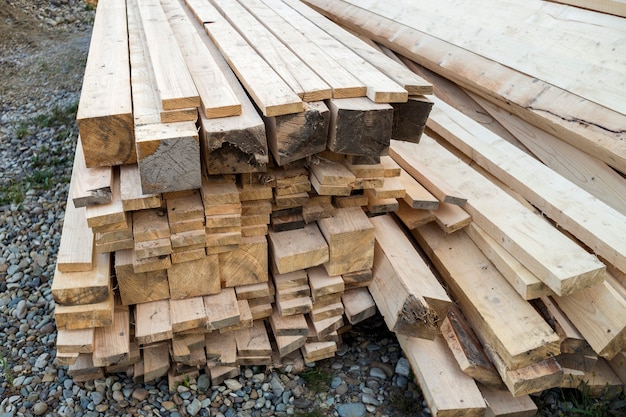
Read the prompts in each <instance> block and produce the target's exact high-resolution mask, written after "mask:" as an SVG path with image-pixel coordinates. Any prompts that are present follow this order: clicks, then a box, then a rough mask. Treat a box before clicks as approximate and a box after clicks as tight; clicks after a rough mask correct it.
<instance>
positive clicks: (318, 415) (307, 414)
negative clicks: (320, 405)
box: [295, 410, 324, 417]
mask: <svg viewBox="0 0 626 417" xmlns="http://www.w3.org/2000/svg"><path fill="white" fill-rule="evenodd" d="M295 416H296V417H324V414H322V412H321V411H319V410H313V411H296V414H295Z"/></svg>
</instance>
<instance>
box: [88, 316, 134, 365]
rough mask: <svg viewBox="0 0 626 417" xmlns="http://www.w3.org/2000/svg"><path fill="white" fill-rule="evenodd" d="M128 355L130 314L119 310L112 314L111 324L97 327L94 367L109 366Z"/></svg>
mask: <svg viewBox="0 0 626 417" xmlns="http://www.w3.org/2000/svg"><path fill="white" fill-rule="evenodd" d="M129 355H130V313H129V311H128V309H127V308H121V309H119V310H116V311H115V313H113V324H111V325H110V326H107V327H98V328H96V330H95V336H94V351H93V357H92V359H93V364H94V366H111V365H114V364H116V363H118V362H121V361H123V360H125V359H127V358H128V357H129Z"/></svg>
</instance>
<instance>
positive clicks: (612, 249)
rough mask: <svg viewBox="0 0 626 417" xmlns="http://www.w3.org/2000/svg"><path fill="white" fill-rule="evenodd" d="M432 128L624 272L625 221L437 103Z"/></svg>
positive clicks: (508, 144) (536, 162) (466, 118)
mask: <svg viewBox="0 0 626 417" xmlns="http://www.w3.org/2000/svg"><path fill="white" fill-rule="evenodd" d="M433 101H434V102H435V104H436V106H435V108H434V109H433V111H432V113H431V115H430V119H429V121H428V126H429V127H430V128H431V129H433V131H435V132H437V133H438V134H439V135H441V136H442V137H444V138H445V139H446V140H447V141H448V142H450V143H451V144H453V145H454V146H455V147H457V148H458V149H460V150H461V151H462V152H463V153H465V154H466V155H468V156H470V157H471V158H472V159H474V160H475V161H476V162H477V163H478V164H479V165H480V166H482V167H483V168H485V169H486V170H487V171H489V172H491V173H492V174H494V175H495V176H497V177H498V178H499V179H500V180H501V181H503V182H504V183H506V184H507V185H508V186H509V187H511V188H512V189H514V190H515V191H517V192H519V193H520V194H521V195H523V196H524V197H525V198H526V199H527V200H528V201H530V202H531V203H532V204H533V205H535V206H536V207H537V208H539V210H541V211H542V212H543V213H545V215H547V216H548V217H550V218H552V220H554V221H555V222H557V223H558V224H559V226H560V227H562V228H564V229H566V230H568V231H569V232H570V233H572V234H573V235H574V236H576V237H577V238H579V239H580V240H581V241H582V242H583V243H585V244H586V245H587V246H589V247H590V248H591V249H592V250H593V251H594V252H596V253H597V254H598V255H600V256H602V257H603V258H605V259H607V260H608V261H609V262H611V263H612V264H613V265H615V266H616V267H618V268H619V269H621V270H622V271H626V241H624V236H626V221H625V220H626V217H625V216H624V215H623V214H622V213H620V212H618V211H617V210H615V209H613V208H612V207H610V206H608V205H607V204H605V203H603V202H602V201H600V200H598V199H597V198H595V197H594V196H593V195H591V194H589V193H588V192H586V191H585V190H583V189H581V188H580V187H578V186H577V185H576V184H573V183H572V182H570V181H569V180H567V179H566V178H564V177H562V176H561V175H559V174H558V173H556V172H554V171H552V170H551V169H550V168H548V167H546V166H545V165H543V164H542V163H541V162H539V161H537V160H536V159H534V158H532V157H530V156H529V155H527V154H526V153H524V152H522V151H520V150H519V149H518V148H516V147H515V146H513V145H511V144H510V143H508V142H507V141H505V140H503V139H501V138H500V137H499V136H497V135H495V134H493V133H491V132H490V131H489V130H487V129H485V128H484V127H482V126H481V125H479V124H478V123H476V122H474V121H473V120H472V119H470V118H469V117H467V116H465V115H463V114H462V113H460V112H459V111H457V110H456V109H454V108H453V107H451V106H449V105H448V104H446V103H444V102H443V101H441V100H438V99H437V98H433Z"/></svg>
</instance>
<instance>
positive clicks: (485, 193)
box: [392, 135, 604, 294]
mask: <svg viewBox="0 0 626 417" xmlns="http://www.w3.org/2000/svg"><path fill="white" fill-rule="evenodd" d="M415 146H418V147H419V148H418V149H419V151H417V150H416V148H415ZM392 151H393V153H392V156H393V157H394V159H396V161H397V162H398V163H400V165H402V166H403V167H404V168H405V169H407V170H410V169H411V167H412V164H413V162H414V161H415V160H417V163H419V164H428V166H429V168H430V169H431V170H437V171H438V173H444V172H445V173H446V174H445V175H446V180H447V181H448V182H450V183H451V184H452V185H453V186H455V187H457V188H459V189H462V190H463V191H464V193H465V195H467V196H468V197H469V199H468V202H467V203H466V204H465V206H464V209H465V210H466V211H467V212H468V213H469V214H470V215H471V216H472V219H473V221H474V222H475V223H476V224H478V225H479V226H480V227H481V228H482V229H483V230H485V232H487V233H488V234H489V235H490V236H491V237H492V238H494V239H496V240H498V241H499V242H501V244H502V246H503V247H504V248H505V249H506V250H507V251H508V252H510V253H511V254H512V255H513V256H515V257H516V259H518V260H519V261H520V262H522V263H523V264H524V265H525V266H526V267H527V268H528V269H529V270H530V271H531V272H533V273H535V274H536V275H537V277H538V278H539V279H540V280H542V281H543V282H544V283H545V284H546V285H548V287H550V289H552V290H553V291H554V292H555V293H557V294H568V293H570V292H574V291H576V290H578V289H580V288H582V287H585V286H588V285H591V284H593V283H595V282H598V281H600V280H601V279H602V275H601V274H600V272H601V271H602V270H603V269H604V265H603V264H602V263H601V262H600V261H598V259H597V258H596V257H595V256H593V255H591V254H589V253H587V252H586V251H584V250H583V249H582V248H580V247H579V246H578V245H577V244H575V243H574V242H572V241H571V240H570V239H568V238H567V237H565V236H564V235H563V234H561V233H560V232H559V231H557V230H556V229H555V228H554V227H553V226H552V225H550V224H549V223H547V222H546V221H545V220H543V219H542V218H540V217H538V216H537V215H535V214H534V213H533V212H531V211H530V210H528V209H527V208H526V207H525V206H523V205H522V204H521V203H519V202H518V201H517V200H515V199H513V197H511V196H509V195H508V194H507V193H506V192H504V191H503V190H502V189H500V188H499V187H497V186H496V185H494V184H493V183H491V182H490V181H489V180H487V179H486V178H485V177H483V176H481V175H480V174H478V173H477V172H476V171H474V170H473V169H472V168H471V167H469V166H468V165H466V164H465V163H463V162H462V161H461V160H459V159H458V158H456V157H455V156H454V155H452V154H451V153H449V152H448V151H446V150H445V149H444V148H442V147H441V146H439V145H438V144H437V143H435V142H434V140H432V139H430V138H429V137H428V136H426V135H423V136H422V141H421V142H420V144H419V145H415V144H411V143H402V142H395V141H394V142H393V147H392ZM415 152H419V155H418V154H416V153H415ZM513 219H515V220H513ZM521 225H523V227H522V226H521ZM555 247H556V248H559V250H558V251H557V252H555V251H554V250H553V248H555Z"/></svg>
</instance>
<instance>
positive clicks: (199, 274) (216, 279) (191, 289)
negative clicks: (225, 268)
mask: <svg viewBox="0 0 626 417" xmlns="http://www.w3.org/2000/svg"><path fill="white" fill-rule="evenodd" d="M167 277H168V281H169V285H170V296H171V298H173V299H184V298H189V297H197V296H202V295H209V294H215V293H218V292H220V267H219V261H218V256H217V255H207V256H206V257H204V258H202V259H198V260H196V261H191V262H183V263H178V264H173V265H172V266H171V268H169V269H168V270H167Z"/></svg>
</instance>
